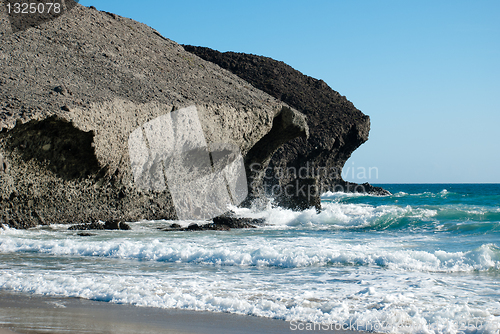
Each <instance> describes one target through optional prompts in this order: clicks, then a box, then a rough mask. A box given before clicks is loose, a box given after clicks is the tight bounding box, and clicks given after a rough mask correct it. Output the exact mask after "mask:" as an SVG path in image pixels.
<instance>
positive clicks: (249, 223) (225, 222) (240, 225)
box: [159, 213, 265, 231]
mask: <svg viewBox="0 0 500 334" xmlns="http://www.w3.org/2000/svg"><path fill="white" fill-rule="evenodd" d="M264 224H265V220H264V219H261V218H258V219H254V218H238V217H232V216H231V213H228V214H225V215H222V216H219V217H215V218H213V219H212V221H211V222H209V223H206V224H196V223H193V224H190V225H189V226H188V227H181V226H180V225H179V224H176V223H174V224H172V225H170V227H168V228H159V229H160V230H162V231H230V230H231V229H245V228H257V227H258V226H262V225H264Z"/></svg>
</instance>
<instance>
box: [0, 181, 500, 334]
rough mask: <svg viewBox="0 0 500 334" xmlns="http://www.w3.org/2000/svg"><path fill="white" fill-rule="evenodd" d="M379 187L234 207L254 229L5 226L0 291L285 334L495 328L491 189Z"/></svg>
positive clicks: (497, 193) (498, 242)
mask: <svg viewBox="0 0 500 334" xmlns="http://www.w3.org/2000/svg"><path fill="white" fill-rule="evenodd" d="M380 186H382V187H384V188H385V189H387V190H389V191H390V192H391V193H392V194H393V195H391V196H372V195H362V194H345V193H325V194H323V196H322V207H323V209H322V211H321V212H317V211H316V210H315V209H310V210H305V211H301V212H294V211H291V210H285V209H282V208H278V207H273V206H272V205H269V207H268V208H267V209H265V210H259V211H256V210H251V209H239V208H233V210H234V211H235V212H236V214H237V215H238V216H240V217H251V218H265V220H266V225H265V226H261V227H258V228H255V229H239V230H238V229H233V230H231V231H189V232H186V231H184V232H181V231H169V232H167V231H161V230H159V229H158V228H162V227H167V226H169V225H170V224H172V221H164V220H160V221H140V222H130V226H131V228H132V229H131V230H130V231H92V232H91V233H90V234H91V235H90V236H80V235H78V232H77V231H69V230H68V226H67V225H63V224H61V225H51V226H42V227H38V228H34V229H30V230H15V229H9V228H7V227H4V228H0V290H3V291H6V292H19V293H22V294H28V295H45V296H60V297H61V296H66V297H79V298H86V299H91V300H96V301H103V302H108V303H118V304H130V305H135V306H137V307H143V306H147V307H155V308H165V309H184V310H203V311H211V312H229V313H236V314H243V315H249V316H257V317H269V318H275V319H283V320H286V321H289V322H290V326H291V329H292V330H293V329H296V330H300V329H305V328H307V327H306V325H307V324H309V325H311V324H314V325H316V324H320V325H322V326H323V327H321V328H325V329H326V328H329V329H342V328H343V329H354V330H367V331H370V332H377V333H499V329H500V184H387V185H380ZM176 223H180V224H181V225H184V226H188V225H189V224H190V223H192V221H181V222H176ZM294 326H295V328H294ZM317 328H320V327H317Z"/></svg>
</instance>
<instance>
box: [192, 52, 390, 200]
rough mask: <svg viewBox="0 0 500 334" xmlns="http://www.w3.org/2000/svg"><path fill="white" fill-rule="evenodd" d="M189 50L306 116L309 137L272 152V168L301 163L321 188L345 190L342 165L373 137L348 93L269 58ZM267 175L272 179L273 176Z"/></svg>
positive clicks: (374, 189) (286, 181) (369, 189)
mask: <svg viewBox="0 0 500 334" xmlns="http://www.w3.org/2000/svg"><path fill="white" fill-rule="evenodd" d="M184 49H186V50H187V51H189V52H191V53H193V54H196V55H197V56H199V57H201V58H203V59H205V60H208V61H211V62H213V63H215V64H217V65H219V66H220V67H222V68H224V69H227V70H229V71H231V72H233V73H234V74H236V75H238V76H239V77H240V78H242V79H244V80H245V81H248V82H249V83H251V84H252V85H253V86H255V87H256V88H258V89H261V90H263V91H264V92H266V93H268V94H270V95H272V96H274V97H275V98H277V99H279V100H281V101H283V102H285V103H287V104H288V105H290V106H292V107H294V108H295V109H297V110H299V111H300V112H302V113H304V114H305V115H306V116H307V124H308V125H309V134H310V135H309V138H308V139H306V138H304V137H301V138H296V139H294V140H291V141H289V142H288V143H286V144H284V145H283V146H282V147H280V148H279V149H278V150H277V152H276V153H275V154H274V155H273V157H272V160H271V163H270V165H269V167H270V168H275V167H276V168H279V169H281V170H286V169H287V168H296V170H297V171H298V170H299V169H300V168H304V169H305V170H306V171H305V172H304V173H305V175H306V176H305V178H307V177H310V176H312V177H316V178H318V180H319V187H320V189H321V191H322V192H324V191H327V190H331V189H334V188H335V187H336V189H341V186H343V185H346V183H345V181H343V180H342V176H341V172H342V168H343V166H344V164H345V162H346V161H347V159H349V157H350V156H351V154H352V152H354V150H356V149H357V148H358V147H359V146H360V145H361V144H363V143H364V142H365V141H367V140H368V133H369V131H370V118H369V117H368V116H367V115H365V114H363V113H362V112H361V111H360V110H358V109H357V108H356V107H355V106H354V105H353V104H352V103H351V102H350V101H348V100H347V98H346V97H345V96H342V95H340V94H339V93H338V92H336V91H334V90H333V89H331V88H330V87H329V86H328V85H327V84H326V83H325V82H324V81H322V80H318V79H314V78H312V77H310V76H307V75H304V74H302V73H300V72H299V71H297V70H295V69H293V68H292V67H291V66H289V65H287V64H285V63H283V62H280V61H277V60H274V59H271V58H268V57H263V56H257V55H252V54H245V53H235V52H224V53H221V52H219V51H216V50H212V49H209V48H206V47H196V46H190V45H184ZM271 174H274V173H271ZM285 174H286V173H285ZM290 174H291V173H288V176H285V177H284V178H281V179H280V180H274V181H268V182H269V183H270V186H272V185H274V184H276V183H280V184H281V186H282V187H283V186H287V185H289V184H290V182H292V181H293V180H294V177H293V176H290ZM268 176H269V178H271V175H268ZM350 189H351V187H349V188H347V187H346V188H345V189H344V191H346V192H350V191H351V190H350ZM357 189H358V191H359V192H369V193H375V194H379V195H380V194H385V195H387V194H389V192H387V191H385V190H384V189H382V188H379V187H372V186H369V187H368V186H366V187H364V188H363V187H358V188H357ZM362 189H365V190H364V191H363V190H362ZM291 200H292V201H293V198H292V199H291ZM302 202H303V201H302ZM299 206H300V205H299Z"/></svg>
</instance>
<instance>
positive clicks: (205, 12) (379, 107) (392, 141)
mask: <svg viewBox="0 0 500 334" xmlns="http://www.w3.org/2000/svg"><path fill="white" fill-rule="evenodd" d="M80 3H81V4H83V5H85V6H90V5H93V6H95V7H97V9H100V10H106V11H109V12H113V13H116V14H119V15H122V16H125V17H130V18H133V19H135V20H137V21H140V22H143V23H146V24H148V25H150V26H152V27H153V28H155V29H156V30H158V31H159V32H160V33H161V34H162V35H164V36H165V37H167V38H170V39H172V40H174V41H176V42H178V43H181V44H192V45H201V46H207V47H210V48H212V49H216V50H219V51H236V52H246V53H253V54H258V55H264V56H268V57H272V58H274V59H277V60H281V61H284V62H286V63H287V64H289V65H291V66H292V67H294V68H295V69H297V70H299V71H301V72H302V73H304V74H307V75H310V76H312V77H315V78H318V79H323V80H324V81H325V82H326V83H328V84H329V85H330V87H332V88H333V89H334V90H336V91H338V92H340V94H342V95H345V96H346V97H347V98H348V99H349V100H350V101H352V102H353V103H354V105H355V106H356V107H357V108H358V109H360V110H361V111H363V112H364V113H365V114H367V115H369V116H370V118H371V123H372V127H371V132H370V139H369V140H368V142H367V143H365V144H364V145H362V146H361V147H360V148H359V149H358V150H357V151H356V152H354V154H353V155H352V157H351V159H350V160H349V161H348V162H347V164H346V167H345V169H344V172H345V175H346V177H345V178H346V179H347V180H351V181H355V182H366V181H368V182H370V183H455V182H458V183H469V182H470V183H475V182H480V183H500V148H499V146H500V139H499V128H500V19H499V18H500V1H481V0H479V1H460V0H453V1H426V0H424V1H401V0H397V1H385V0H380V1H373V0H353V1H347V0H344V1H336V0H331V1H316V0H309V1H294V0H287V1H273V0H266V1H260V0H254V1H234V0H233V1H194V0H191V1H189V0H187V1H160V0H157V1H152V0H142V1H128V0H120V1H118V0H83V1H80ZM348 168H349V169H348ZM369 168H371V171H372V173H371V177H370V175H369V173H368V170H369ZM353 170H354V171H355V173H354V177H352V176H353V173H352V171H353ZM363 171H366V173H363ZM376 171H377V172H376Z"/></svg>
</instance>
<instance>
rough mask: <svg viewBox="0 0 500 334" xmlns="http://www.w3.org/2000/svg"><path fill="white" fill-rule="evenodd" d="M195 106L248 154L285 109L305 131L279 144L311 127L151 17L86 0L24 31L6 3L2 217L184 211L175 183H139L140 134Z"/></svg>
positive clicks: (206, 122)
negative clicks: (133, 154) (158, 186)
mask: <svg viewBox="0 0 500 334" xmlns="http://www.w3.org/2000/svg"><path fill="white" fill-rule="evenodd" d="M193 105H194V106H196V108H197V112H198V117H199V119H200V122H201V126H202V129H203V132H204V136H205V139H206V141H207V142H208V143H209V144H210V143H228V144H231V145H235V146H236V147H238V148H239V149H240V151H241V153H242V155H243V157H246V156H247V154H248V153H249V152H250V151H251V149H252V148H253V147H254V146H255V145H256V144H257V143H259V141H261V140H262V138H264V137H265V136H266V135H267V134H269V133H270V132H271V130H272V128H273V124H274V123H275V122H274V119H275V118H276V117H278V116H279V115H282V116H283V115H285V114H286V115H287V117H288V118H290V119H293V120H294V123H293V128H294V134H293V135H290V133H289V132H283V133H273V138H274V139H273V140H276V141H277V144H275V145H271V146H272V147H271V148H270V149H268V152H269V154H272V151H273V150H274V149H277V148H278V147H279V145H280V144H281V143H283V142H284V141H286V140H288V139H290V138H293V137H294V136H301V135H305V134H306V133H307V125H306V122H305V121H304V116H303V115H302V114H301V113H299V112H297V111H296V110H295V109H293V108H290V107H289V106H287V105H286V103H283V102H282V101H279V100H278V99H276V98H274V97H272V96H270V95H268V94H267V93H264V92H262V91H260V90H258V89H256V88H255V87H253V86H252V85H250V84H249V83H248V82H246V81H244V80H242V79H241V78H239V77H238V76H236V75H234V74H232V73H231V72H229V71H226V70H224V69H221V68H220V67H219V66H217V65H215V64H213V63H211V62H208V61H205V60H203V59H201V58H199V57H197V56H195V55H193V54H192V53H189V52H187V51H185V50H184V49H183V48H182V46H180V45H178V44H177V43H175V42H173V41H171V40H169V39H167V38H165V37H163V36H161V35H160V34H159V33H158V32H157V31H155V30H154V29H152V28H150V27H148V26H146V25H144V24H141V23H139V22H136V21H134V20H131V19H127V18H123V17H120V16H118V15H114V14H111V13H105V12H100V11H97V10H95V9H91V8H86V7H84V6H81V5H76V6H75V7H74V8H73V9H72V10H71V11H69V12H67V13H65V14H64V15H61V16H60V17H58V18H56V19H54V20H52V21H48V22H45V23H43V24H40V25H38V26H36V27H32V28H27V29H25V30H22V31H17V32H13V31H12V27H11V25H10V24H9V23H8V18H7V14H6V10H5V6H4V4H3V3H0V160H1V161H0V223H4V224H7V225H10V226H11V227H18V228H29V227H33V226H36V225H39V224H45V225H47V224H51V223H74V224H86V223H89V222H94V221H99V220H101V221H110V220H113V219H120V220H122V221H139V220H142V219H147V220H155V219H176V212H175V210H174V206H173V202H172V198H171V196H170V192H169V191H168V189H166V190H162V191H155V190H150V191H145V190H139V189H137V187H136V186H135V185H134V178H133V175H132V172H131V164H130V157H129V153H128V147H129V146H128V138H129V135H130V134H131V133H132V132H133V131H134V130H135V129H137V128H139V127H141V126H142V125H143V124H145V123H146V122H149V121H151V120H153V119H156V118H157V117H159V116H163V115H165V114H168V113H169V112H171V111H173V110H177V109H180V108H184V107H189V106H193ZM280 117H281V116H280ZM301 119H302V120H301ZM260 158H261V160H262V161H263V162H264V163H265V162H266V161H268V160H269V159H268V158H269V157H267V156H263V157H260ZM192 191H196V189H192Z"/></svg>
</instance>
